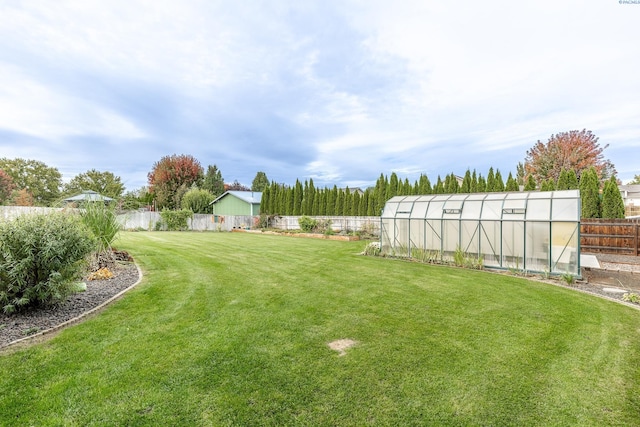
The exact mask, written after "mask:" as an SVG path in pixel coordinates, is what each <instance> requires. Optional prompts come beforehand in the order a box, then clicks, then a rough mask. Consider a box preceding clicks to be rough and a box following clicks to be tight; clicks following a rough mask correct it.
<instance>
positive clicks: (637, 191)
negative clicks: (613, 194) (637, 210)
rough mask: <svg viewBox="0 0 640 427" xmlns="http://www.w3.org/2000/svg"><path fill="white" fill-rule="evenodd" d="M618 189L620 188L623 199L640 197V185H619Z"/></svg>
mask: <svg viewBox="0 0 640 427" xmlns="http://www.w3.org/2000/svg"><path fill="white" fill-rule="evenodd" d="M618 189H619V190H620V193H621V194H622V198H623V199H640V185H637V184H627V185H619V186H618Z"/></svg>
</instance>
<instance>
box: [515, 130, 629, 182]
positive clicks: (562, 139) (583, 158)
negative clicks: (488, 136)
mask: <svg viewBox="0 0 640 427" xmlns="http://www.w3.org/2000/svg"><path fill="white" fill-rule="evenodd" d="M608 146H609V144H607V145H605V146H604V147H601V146H600V144H599V143H598V137H596V136H595V135H594V134H592V133H591V131H589V130H586V129H583V130H581V131H577V130H572V131H569V132H561V133H558V134H555V135H551V137H550V138H549V140H548V141H547V143H546V144H545V143H543V142H541V141H538V142H537V143H536V144H535V145H534V146H533V147H532V148H531V149H530V150H528V151H527V157H526V158H525V163H524V169H525V174H526V176H529V175H532V176H533V178H534V179H535V180H536V181H537V182H542V181H545V180H548V179H552V180H554V181H557V180H558V178H559V177H560V172H562V170H563V169H564V170H574V171H575V172H576V174H577V175H578V177H580V175H581V174H582V171H584V170H587V169H589V168H591V167H594V168H595V169H596V172H597V174H598V178H599V180H600V181H605V180H607V179H609V178H610V177H611V176H613V175H615V173H616V169H615V167H614V166H613V163H611V161H610V160H607V159H605V158H604V155H603V154H602V152H603V151H604V149H605V148H607V147H608Z"/></svg>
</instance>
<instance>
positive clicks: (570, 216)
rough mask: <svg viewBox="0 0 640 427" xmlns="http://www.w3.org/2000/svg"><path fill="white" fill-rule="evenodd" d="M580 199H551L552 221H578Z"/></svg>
mask: <svg viewBox="0 0 640 427" xmlns="http://www.w3.org/2000/svg"><path fill="white" fill-rule="evenodd" d="M579 202H580V199H553V203H552V205H551V220H552V221H576V222H577V221H580V203H579Z"/></svg>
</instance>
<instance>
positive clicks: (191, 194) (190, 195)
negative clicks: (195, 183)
mask: <svg viewBox="0 0 640 427" xmlns="http://www.w3.org/2000/svg"><path fill="white" fill-rule="evenodd" d="M214 199H215V197H214V196H213V194H211V192H210V191H208V190H202V189H200V188H198V187H192V188H191V189H190V190H189V191H187V192H186V193H185V194H184V196H183V197H182V202H181V206H182V209H189V210H191V212H193V213H197V214H205V213H207V212H209V213H210V212H211V208H210V207H209V204H210V203H211V202H213V200H214Z"/></svg>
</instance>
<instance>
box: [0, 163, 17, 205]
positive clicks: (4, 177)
mask: <svg viewBox="0 0 640 427" xmlns="http://www.w3.org/2000/svg"><path fill="white" fill-rule="evenodd" d="M14 188H15V185H13V179H12V178H11V176H10V175H9V174H8V173H6V172H5V171H3V170H2V169H0V205H3V204H4V203H5V201H7V200H8V199H9V197H10V196H11V193H12V192H13V189H14Z"/></svg>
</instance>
